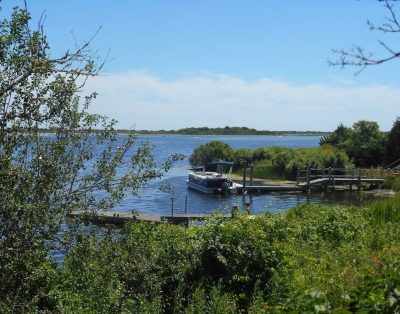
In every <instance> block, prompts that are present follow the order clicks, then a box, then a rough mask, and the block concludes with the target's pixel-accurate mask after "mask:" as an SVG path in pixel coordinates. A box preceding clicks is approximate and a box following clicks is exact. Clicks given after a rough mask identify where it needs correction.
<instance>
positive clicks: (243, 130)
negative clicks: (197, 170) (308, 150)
mask: <svg viewBox="0 0 400 314" xmlns="http://www.w3.org/2000/svg"><path fill="white" fill-rule="evenodd" d="M120 131H121V132H129V131H128V130H120ZM135 132H136V133H138V134H180V135H287V134H296V135H327V134H330V132H321V131H268V130H256V129H253V128H247V127H237V126H233V127H230V126H226V127H223V128H208V127H198V128H195V127H191V128H183V129H179V130H156V131H150V130H137V131H135Z"/></svg>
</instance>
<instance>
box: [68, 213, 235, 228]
mask: <svg viewBox="0 0 400 314" xmlns="http://www.w3.org/2000/svg"><path fill="white" fill-rule="evenodd" d="M67 217H68V218H80V219H82V220H83V221H87V222H90V223H93V224H112V225H123V224H125V223H127V222H131V221H138V222H141V221H142V222H151V223H170V224H175V225H184V226H187V225H189V223H190V222H191V221H199V220H200V221H201V220H205V219H207V218H210V217H211V215H206V214H176V215H173V216H167V215H152V214H144V213H135V214H132V213H129V212H121V211H98V212H95V213H94V212H87V211H74V212H71V213H68V214H67ZM224 217H225V216H224ZM225 218H230V216H226V217H225Z"/></svg>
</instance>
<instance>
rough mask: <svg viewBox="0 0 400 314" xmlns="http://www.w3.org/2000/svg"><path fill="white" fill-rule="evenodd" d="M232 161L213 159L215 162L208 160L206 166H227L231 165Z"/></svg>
mask: <svg viewBox="0 0 400 314" xmlns="http://www.w3.org/2000/svg"><path fill="white" fill-rule="evenodd" d="M233 165H234V163H233V162H230V161H215V162H209V163H208V164H206V167H215V166H217V167H218V166H227V167H233Z"/></svg>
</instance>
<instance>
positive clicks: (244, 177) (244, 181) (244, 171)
mask: <svg viewBox="0 0 400 314" xmlns="http://www.w3.org/2000/svg"><path fill="white" fill-rule="evenodd" d="M246 170H247V165H246V161H245V160H243V188H242V189H243V192H245V191H246Z"/></svg>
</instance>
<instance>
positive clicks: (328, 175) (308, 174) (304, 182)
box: [236, 163, 385, 194]
mask: <svg viewBox="0 0 400 314" xmlns="http://www.w3.org/2000/svg"><path fill="white" fill-rule="evenodd" d="M246 167H247V165H246V164H245V163H244V166H243V181H242V184H238V183H236V192H237V193H238V194H255V193H269V192H309V191H310V190H311V189H312V188H318V187H319V188H321V189H325V190H328V187H330V188H331V189H332V190H335V188H336V186H337V185H342V186H346V185H348V186H349V188H350V190H352V188H353V186H356V187H357V189H358V190H361V188H362V185H363V183H365V184H370V185H371V184H377V185H379V184H381V183H383V182H384V181H385V179H384V177H385V171H382V172H381V173H380V177H378V178H371V177H369V176H368V175H367V174H368V172H369V171H370V169H351V170H348V169H342V168H319V169H312V168H311V167H307V169H305V170H298V172H297V184H293V185H253V165H252V164H251V165H250V182H247V180H246ZM302 174H303V175H302Z"/></svg>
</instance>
